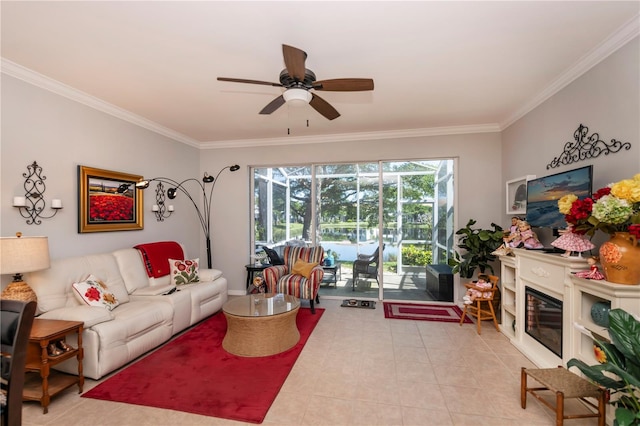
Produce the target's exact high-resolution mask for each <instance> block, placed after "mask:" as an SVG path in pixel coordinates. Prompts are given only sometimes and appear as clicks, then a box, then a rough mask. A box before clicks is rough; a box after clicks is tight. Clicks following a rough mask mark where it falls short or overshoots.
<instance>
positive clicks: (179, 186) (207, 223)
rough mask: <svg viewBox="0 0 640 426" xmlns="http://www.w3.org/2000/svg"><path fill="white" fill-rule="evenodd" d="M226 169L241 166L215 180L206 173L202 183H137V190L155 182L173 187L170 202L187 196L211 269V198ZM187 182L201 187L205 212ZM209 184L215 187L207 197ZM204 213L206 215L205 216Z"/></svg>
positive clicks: (168, 190) (160, 179)
mask: <svg viewBox="0 0 640 426" xmlns="http://www.w3.org/2000/svg"><path fill="white" fill-rule="evenodd" d="M226 169H229V170H230V171H232V172H235V171H236V170H239V169H240V166H238V165H237V164H235V165H233V166H226V167H223V168H222V169H220V171H219V172H218V174H217V175H216V176H215V178H214V177H213V176H209V174H208V173H206V172H205V174H204V176H203V177H202V182H200V181H199V180H198V179H195V178H189V179H185V180H183V181H182V182H177V181H175V180H173V179H169V178H166V177H155V178H153V179H148V180H141V181H140V182H138V183H136V188H141V189H146V188H148V187H149V183H150V182H153V181H157V182H162V183H165V184H167V185H170V186H171V187H170V188H169V189H167V197H169V199H170V200H173V199H174V198H176V196H177V195H178V194H177V191H180V192H182V193H183V194H184V195H186V196H187V198H188V199H189V201H191V204H193V207H194V208H195V209H196V213H197V214H198V219H199V220H200V225H202V230H203V231H204V236H205V239H206V245H207V265H208V268H209V269H211V196H212V195H213V188H215V186H216V182H217V181H218V176H220V173H222V172H223V171H225V170H226ZM187 182H195V183H196V184H197V185H198V186H199V187H200V190H201V191H202V199H203V201H204V205H203V210H200V208H199V207H198V203H197V202H196V200H194V199H193V197H192V196H191V194H190V193H189V191H187V189H186V188H185V187H184V185H185V184H186V183H187ZM208 183H213V185H211V188H210V189H209V194H208V195H207V191H206V184H208ZM203 211H204V214H203Z"/></svg>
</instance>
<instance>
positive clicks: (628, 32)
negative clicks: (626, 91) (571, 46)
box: [500, 14, 640, 130]
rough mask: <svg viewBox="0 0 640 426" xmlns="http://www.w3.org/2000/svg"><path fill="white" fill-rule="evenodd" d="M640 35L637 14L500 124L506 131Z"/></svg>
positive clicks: (639, 21)
mask: <svg viewBox="0 0 640 426" xmlns="http://www.w3.org/2000/svg"><path fill="white" fill-rule="evenodd" d="M638 35H640V14H636V15H635V16H634V17H633V18H631V19H630V20H629V21H628V22H627V23H626V24H624V25H623V26H622V27H620V28H619V29H618V30H616V31H615V32H614V33H613V34H611V35H610V36H609V37H607V38H606V39H605V40H603V41H602V42H601V43H600V44H599V45H597V46H596V47H595V48H593V49H592V50H591V51H590V52H589V53H587V54H586V55H584V56H583V57H582V58H580V59H579V60H578V62H576V63H575V64H574V65H573V66H572V67H571V68H569V69H568V70H567V71H565V72H564V73H562V74H561V75H560V76H559V77H558V78H557V79H556V80H555V81H553V82H552V83H551V84H550V85H549V86H547V87H546V88H545V89H544V90H543V91H542V92H541V93H540V94H538V96H536V97H534V98H533V99H531V100H530V101H529V102H527V103H526V104H525V105H523V106H522V107H521V108H520V109H518V110H517V111H516V112H514V113H513V114H512V115H511V116H509V117H508V118H507V119H506V120H505V121H503V122H502V123H500V127H501V128H502V129H503V130H504V129H506V128H507V127H509V126H510V125H512V124H513V123H515V122H516V121H518V120H519V119H521V118H522V117H524V116H525V115H526V114H528V113H529V112H531V111H532V110H533V109H535V108H536V107H538V106H539V105H540V104H542V103H543V102H544V101H546V100H547V99H549V98H550V97H551V96H553V95H555V94H556V93H558V92H559V91H560V90H562V89H563V88H565V87H566V86H568V85H569V84H570V83H572V82H573V81H574V80H576V79H577V78H578V77H580V76H582V75H583V74H585V73H586V72H587V71H589V70H590V69H591V68H593V67H594V66H596V65H597V64H599V63H600V62H602V61H603V60H605V59H606V58H607V57H608V56H609V55H611V54H612V53H614V52H615V51H617V50H618V49H620V48H621V47H622V46H624V45H625V44H627V43H628V42H630V41H631V40H633V39H634V38H636V37H638Z"/></svg>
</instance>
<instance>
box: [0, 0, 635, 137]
mask: <svg viewBox="0 0 640 426" xmlns="http://www.w3.org/2000/svg"><path fill="white" fill-rule="evenodd" d="M1 7H2V9H1V18H2V34H1V35H2V58H3V62H2V66H3V72H5V73H7V74H10V75H14V76H16V77H19V78H23V79H25V80H28V81H31V82H35V83H36V84H40V85H42V86H45V87H49V88H52V89H53V90H56V91H58V92H60V93H62V94H65V95H66V96H69V97H75V98H76V99H78V100H81V101H83V102H85V103H88V104H92V105H93V106H96V107H99V108H102V109H104V110H107V111H109V112H111V113H113V114H115V115H118V116H121V117H124V118H126V119H129V120H132V121H134V122H138V124H142V125H144V126H146V127H149V128H153V129H154V130H157V131H160V132H161V133H165V134H169V135H172V136H174V137H177V138H178V139H180V140H182V141H183V142H185V143H189V144H192V145H194V146H198V145H200V146H203V147H215V146H234V145H235V146H240V145H248V144H253V143H259V142H257V141H256V140H258V139H260V140H262V139H267V140H266V141H265V142H268V141H269V140H270V141H274V140H275V141H278V140H283V139H285V140H286V139H287V138H298V137H300V138H301V139H302V140H304V138H308V139H313V138H314V137H315V138H317V137H319V136H322V137H324V138H326V137H327V135H341V137H345V134H353V135H351V136H352V137H357V135H360V136H362V135H363V134H365V135H370V133H371V132H387V133H386V134H389V133H391V134H393V133H394V132H397V133H399V134H400V133H402V132H404V133H405V134H406V133H411V132H414V133H420V132H426V133H428V132H434V131H436V132H438V131H441V132H447V131H449V132H459V131H462V130H461V128H463V127H464V126H468V127H467V128H468V129H474V130H475V131H482V130H483V129H484V130H499V129H502V128H504V127H505V126H507V125H509V124H511V123H512V122H513V121H514V120H516V119H518V118H519V117H520V116H522V115H523V114H524V113H526V112H527V111H529V110H530V109H532V108H533V107H535V106H536V105H537V104H539V103H540V102H541V101H543V100H544V99H546V98H548V97H549V96H550V95H552V94H553V93H554V92H555V91H557V90H559V89H560V88H562V87H564V86H565V85H566V84H568V83H569V82H570V81H571V80H573V79H574V78H576V77H577V76H579V75H580V74H582V73H584V72H585V71H586V70H588V69H589V68H590V67H591V66H593V65H594V64H595V63H597V62H599V61H600V60H602V59H603V58H604V57H606V56H607V55H608V54H610V53H611V52H612V51H614V50H615V49H617V48H619V47H620V46H621V45H623V44H624V43H626V42H627V41H629V40H630V39H631V38H633V37H635V36H637V35H638V32H639V31H638V21H639V15H638V12H639V10H640V2H638V1H620V2H615V1H586V2H578V1H551V2H543V1H533V2H524V1H511V2H504V1H503V2H485V1H471V2H458V1H430V2H418V1H413V2H398V1H386V2H383V1H372V2H364V1H358V2H327V1H321V2H305V1H277V2H266V1H258V2H244V1H235V2H227V1H220V2H214V1H197V2H187V1H175V2H169V1H140V2H127V1H111V2H95V1H81V2H59V1H42V2H38V1H21V2H11V1H2V4H1ZM282 44H289V45H292V46H295V47H297V48H300V49H302V50H304V51H306V52H307V54H308V58H307V62H306V65H307V68H308V69H310V70H312V71H314V72H315V74H316V76H317V78H318V80H324V79H332V78H342V77H365V78H373V79H374V81H375V90H374V91H373V92H322V93H321V96H322V98H323V99H325V100H326V101H328V102H329V103H331V104H332V105H333V106H334V107H335V108H336V109H337V110H338V111H339V112H340V113H341V114H342V116H341V117H339V118H337V119H336V120H333V121H329V120H327V119H325V118H324V117H322V116H321V115H320V114H318V113H317V112H315V111H314V110H313V109H312V108H311V107H309V106H305V107H302V108H292V107H288V106H286V105H285V106H283V107H281V108H280V109H278V110H277V111H276V112H274V113H273V114H271V115H259V114H258V112H259V111H260V110H261V109H262V108H263V107H264V106H265V105H266V104H268V103H269V102H270V101H271V100H272V99H274V98H275V97H276V96H278V95H280V93H281V92H282V89H280V88H278V87H270V86H259V85H249V84H239V83H228V82H220V81H217V80H216V77H219V76H223V77H236V78H244V79H254V80H264V81H273V82H278V75H279V73H280V71H281V70H282V69H283V68H284V62H283V59H282ZM23 67H24V68H23ZM25 68H26V69H25ZM34 72H35V73H34ZM36 73H37V74H36ZM45 77H46V78H45ZM49 79H53V80H55V81H56V82H59V83H62V84H61V85H60V84H58V83H56V82H51V81H50V80H49ZM64 85H66V86H70V88H72V89H73V90H71V89H70V88H69V87H66V86H64ZM87 95H88V96H87ZM114 107H115V108H114ZM307 120H308V121H309V125H308V127H307V125H306V124H307ZM434 128H437V129H439V130H434ZM440 128H446V129H440ZM287 129H290V130H289V131H290V135H289V136H287V131H288V130H287ZM429 129H430V130H429ZM328 137H332V136H328ZM334 137H335V136H334Z"/></svg>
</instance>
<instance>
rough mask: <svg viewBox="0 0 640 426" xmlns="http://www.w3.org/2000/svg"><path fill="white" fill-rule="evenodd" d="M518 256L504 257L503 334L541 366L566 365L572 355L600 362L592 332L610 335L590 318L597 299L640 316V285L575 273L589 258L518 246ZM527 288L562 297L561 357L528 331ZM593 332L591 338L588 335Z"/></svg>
mask: <svg viewBox="0 0 640 426" xmlns="http://www.w3.org/2000/svg"><path fill="white" fill-rule="evenodd" d="M513 252H514V255H515V256H500V261H501V268H500V271H501V273H500V275H501V279H500V281H501V291H502V308H501V310H502V312H501V313H502V325H501V330H502V332H503V333H504V334H505V335H506V336H507V337H509V339H510V340H511V343H512V344H513V345H514V346H515V347H516V348H518V349H519V350H520V352H522V353H523V354H524V355H525V356H526V357H527V358H529V359H530V360H531V361H532V362H533V363H534V364H536V365H537V366H538V367H540V368H552V367H557V366H558V365H566V363H567V361H569V360H570V359H571V358H580V359H583V360H585V362H588V363H589V362H591V361H592V360H593V361H594V362H595V358H594V357H593V356H592V355H590V352H591V351H592V347H591V346H592V345H591V339H590V332H596V333H598V334H600V335H605V337H606V335H607V332H606V329H603V328H602V327H597V326H595V324H594V323H593V321H592V320H591V318H590V309H591V306H592V305H593V303H595V302H599V301H609V302H611V306H612V308H622V309H625V310H626V311H627V312H630V313H631V314H633V315H635V316H636V317H638V318H640V286H630V285H625V284H614V283H609V282H607V281H592V280H586V279H581V278H577V277H575V275H574V273H575V272H578V271H583V270H587V269H589V266H588V265H587V262H586V258H583V257H575V256H573V257H569V258H567V257H562V256H560V255H559V254H549V253H544V252H540V251H534V250H525V249H514V250H513ZM525 287H530V288H532V289H534V290H537V291H540V292H542V293H544V294H547V295H549V296H551V297H553V298H555V299H558V300H560V301H562V305H563V308H562V357H559V356H557V355H556V354H554V353H553V352H551V351H550V350H549V349H547V348H546V347H544V346H543V345H541V344H540V343H539V342H537V341H536V340H535V339H533V338H531V336H529V335H527V333H526V332H525V314H526V312H525V309H526V308H525V303H524V300H525ZM587 336H588V337H587Z"/></svg>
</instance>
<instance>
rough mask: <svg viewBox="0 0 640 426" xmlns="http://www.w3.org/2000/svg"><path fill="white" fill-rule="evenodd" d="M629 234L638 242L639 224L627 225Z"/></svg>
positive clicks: (639, 237) (639, 234) (639, 235)
mask: <svg viewBox="0 0 640 426" xmlns="http://www.w3.org/2000/svg"><path fill="white" fill-rule="evenodd" d="M629 233H630V234H631V235H633V236H634V237H636V239H638V240H640V224H638V223H634V224H633V225H629Z"/></svg>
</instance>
